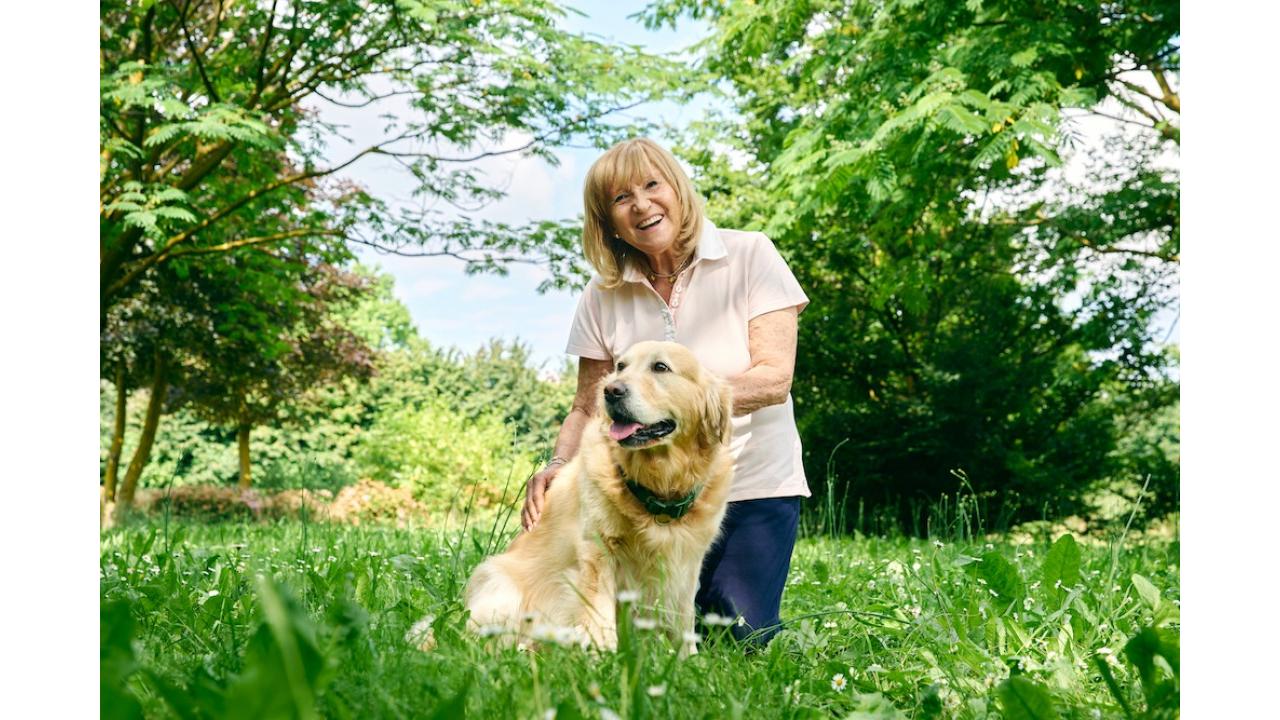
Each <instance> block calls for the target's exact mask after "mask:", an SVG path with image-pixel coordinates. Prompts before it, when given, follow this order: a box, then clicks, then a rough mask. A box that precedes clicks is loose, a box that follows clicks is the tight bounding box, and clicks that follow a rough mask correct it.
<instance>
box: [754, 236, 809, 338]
mask: <svg viewBox="0 0 1280 720" xmlns="http://www.w3.org/2000/svg"><path fill="white" fill-rule="evenodd" d="M747 278H748V279H747V319H748V320H751V319H754V318H757V317H759V316H761V315H764V314H765V313H770V312H773V311H774V310H782V309H783V308H789V307H794V308H796V312H797V313H800V312H803V311H804V308H805V306H806V305H808V304H809V297H808V296H807V295H805V294H804V290H802V289H801V288H800V282H799V281H798V280H796V276H795V275H794V274H793V273H792V272H791V268H789V267H787V261H786V260H783V259H782V254H781V253H779V252H778V248H776V247H774V245H773V241H772V240H770V239H769V238H768V237H767V236H766V235H764V233H757V234H756V242H755V243H754V244H753V246H752V251H751V262H750V265H749V266H748V274H747Z"/></svg>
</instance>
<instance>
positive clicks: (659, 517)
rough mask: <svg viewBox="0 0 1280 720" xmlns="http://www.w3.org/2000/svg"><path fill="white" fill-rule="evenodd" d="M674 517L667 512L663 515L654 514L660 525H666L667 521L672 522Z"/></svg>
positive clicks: (654, 519)
mask: <svg viewBox="0 0 1280 720" xmlns="http://www.w3.org/2000/svg"><path fill="white" fill-rule="evenodd" d="M672 519H673V518H672V517H671V516H670V515H667V514H665V513H664V514H662V515H654V516H653V521H654V522H656V523H658V524H659V525H666V524H667V523H669V522H671V520H672Z"/></svg>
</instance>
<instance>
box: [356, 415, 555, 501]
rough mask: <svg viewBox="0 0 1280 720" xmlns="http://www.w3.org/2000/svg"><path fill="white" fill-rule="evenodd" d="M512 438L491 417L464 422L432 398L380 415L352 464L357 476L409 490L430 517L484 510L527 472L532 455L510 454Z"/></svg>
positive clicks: (459, 416) (515, 451) (363, 440)
mask: <svg viewBox="0 0 1280 720" xmlns="http://www.w3.org/2000/svg"><path fill="white" fill-rule="evenodd" d="M513 435H514V432H513V431H512V430H511V429H509V426H508V425H507V424H505V423H504V422H503V421H502V420H501V419H500V418H499V417H498V416H497V415H496V414H490V413H481V414H477V415H474V416H472V417H470V418H467V417H464V416H463V415H462V414H460V413H459V412H458V411H457V410H455V409H454V408H453V407H451V406H450V405H449V404H447V403H446V402H445V401H444V400H443V399H440V398H432V399H430V400H428V401H426V402H425V403H423V405H422V406H421V407H418V408H403V409H399V410H391V411H388V412H386V413H384V414H383V415H382V416H380V417H379V419H378V421H377V423H376V424H375V425H374V426H373V427H372V428H370V429H369V430H368V432H367V433H365V435H364V437H363V438H362V441H361V443H360V445H359V447H358V449H357V454H356V463H357V466H358V468H359V470H360V473H361V476H362V477H366V476H367V477H370V478H373V479H375V480H379V481H382V482H385V483H387V484H389V485H392V486H394V487H402V488H409V489H410V490H411V491H412V492H413V496H414V498H416V499H417V500H419V501H421V502H422V503H423V504H425V505H426V506H428V507H429V508H430V509H431V510H432V511H433V512H435V511H446V510H447V509H448V508H449V507H450V506H451V505H454V504H457V505H466V504H469V503H474V506H475V507H479V508H485V507H489V506H492V505H494V504H497V503H499V502H500V501H501V499H502V496H503V492H504V489H508V487H509V485H518V483H520V482H521V481H523V479H524V478H525V477H526V476H527V475H528V473H529V472H530V470H531V469H532V466H533V462H534V459H535V458H534V455H533V454H532V453H529V452H521V451H519V450H516V449H514V448H513V441H514V440H515V438H514V437H513ZM508 494H510V491H509V490H508ZM473 496H474V499H473Z"/></svg>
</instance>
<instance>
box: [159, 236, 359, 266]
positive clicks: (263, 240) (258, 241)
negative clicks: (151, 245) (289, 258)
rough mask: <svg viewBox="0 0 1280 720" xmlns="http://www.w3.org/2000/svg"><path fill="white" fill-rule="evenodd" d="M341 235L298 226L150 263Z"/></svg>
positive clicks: (193, 250)
mask: <svg viewBox="0 0 1280 720" xmlns="http://www.w3.org/2000/svg"><path fill="white" fill-rule="evenodd" d="M342 235H343V233H342V231H340V230H326V229H323V228H298V229H295V230H286V231H283V232H278V233H272V234H271V235H262V236H260V237H251V238H244V239H241V240H230V241H227V242H224V243H220V244H218V245H210V246H208V247H200V248H188V249H185V250H175V251H173V252H171V253H169V254H168V255H165V256H163V257H160V258H159V259H158V260H156V261H155V262H153V263H152V265H156V264H158V263H161V262H164V261H165V260H172V259H173V258H176V257H183V256H184V255H210V254H213V253H220V252H227V251H229V250H235V249H236V248H242V247H248V246H251V245H265V244H267V243H273V242H277V241H280V240H288V239H290V238H296V237H306V236H329V237H342Z"/></svg>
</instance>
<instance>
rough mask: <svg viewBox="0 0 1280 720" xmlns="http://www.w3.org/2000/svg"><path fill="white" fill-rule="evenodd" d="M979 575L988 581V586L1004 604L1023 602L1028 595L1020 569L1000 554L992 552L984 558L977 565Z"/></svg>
mask: <svg viewBox="0 0 1280 720" xmlns="http://www.w3.org/2000/svg"><path fill="white" fill-rule="evenodd" d="M977 568H978V575H979V577H981V578H982V579H983V580H986V581H987V586H988V587H990V588H991V589H992V590H995V591H996V593H997V594H998V595H999V596H1000V599H1001V600H1003V601H1004V602H1012V601H1014V600H1021V599H1022V597H1023V595H1025V594H1026V587H1025V585H1024V584H1023V582H1022V576H1021V575H1020V574H1019V573H1018V568H1016V567H1014V565H1013V563H1011V562H1009V561H1008V560H1006V559H1005V558H1004V556H1003V555H1001V554H1000V553H998V552H995V551H991V552H988V553H985V554H984V555H983V556H982V560H981V561H980V562H979V563H978V565H977Z"/></svg>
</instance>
